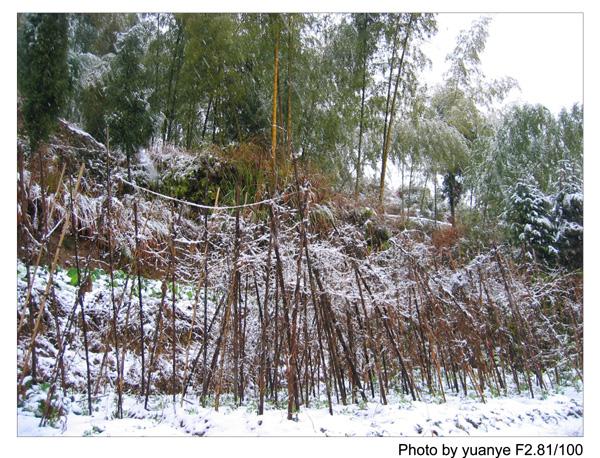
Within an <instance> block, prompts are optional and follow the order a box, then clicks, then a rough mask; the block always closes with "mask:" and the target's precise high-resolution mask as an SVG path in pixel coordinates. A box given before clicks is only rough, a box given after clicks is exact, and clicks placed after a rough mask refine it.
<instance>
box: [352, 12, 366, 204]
mask: <svg viewBox="0 0 600 458" xmlns="http://www.w3.org/2000/svg"><path fill="white" fill-rule="evenodd" d="M363 18H364V22H363V41H362V85H361V94H360V122H359V126H358V156H357V159H356V183H355V185H354V197H358V192H359V190H360V177H361V174H362V168H361V159H362V158H361V153H362V138H363V130H364V118H365V115H364V114H365V92H366V87H367V15H366V14H363Z"/></svg>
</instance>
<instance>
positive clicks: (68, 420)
mask: <svg viewBox="0 0 600 458" xmlns="http://www.w3.org/2000/svg"><path fill="white" fill-rule="evenodd" d="M40 394H41V393H40ZM223 402H224V405H222V406H221V408H220V409H219V411H218V412H216V411H215V410H214V409H212V408H202V407H198V405H197V403H195V402H193V403H189V402H187V401H186V402H185V403H184V405H183V406H181V405H180V404H179V399H178V400H177V403H176V404H175V406H174V405H173V402H172V400H171V398H170V397H167V396H164V397H160V398H154V399H153V404H152V406H151V409H150V410H148V411H146V410H144V409H143V407H142V403H141V402H138V400H136V398H135V397H126V398H125V399H124V407H123V412H124V418H123V419H116V418H114V415H113V411H114V406H115V403H114V399H113V397H112V395H107V396H105V397H104V398H102V400H100V401H98V402H97V403H96V404H95V407H94V408H95V409H96V410H95V412H94V414H93V416H87V415H82V414H81V413H82V411H83V409H84V408H85V407H84V406H85V398H84V397H83V396H80V397H78V398H76V399H75V401H73V402H71V403H70V412H69V413H68V414H67V415H66V416H64V417H62V418H60V419H58V420H57V421H56V422H55V424H54V426H45V427H40V426H39V422H40V418H38V417H37V416H36V413H35V410H36V396H32V397H31V398H30V401H29V402H26V403H25V405H24V406H23V407H20V408H19V409H18V420H17V423H18V435H19V436H190V435H192V436H429V437H430V436H469V435H470V436H582V435H583V407H582V405H583V393H582V392H581V391H577V390H575V389H572V388H569V389H565V390H564V391H563V393H562V394H551V395H548V396H547V397H545V399H542V398H536V399H531V398H528V397H525V396H513V397H509V398H493V399H488V400H487V402H486V403H485V404H484V403H482V402H480V401H476V400H473V399H469V398H460V397H448V398H447V402H446V403H430V402H429V403H425V402H412V401H408V400H404V399H398V398H396V399H394V400H393V402H391V403H390V404H388V405H381V404H379V403H373V402H369V403H366V404H361V405H349V406H341V405H337V406H334V415H333V416H331V415H329V412H328V410H327V407H326V406H323V407H311V408H302V409H301V411H300V412H299V413H298V415H297V418H296V420H295V421H289V420H287V419H286V416H287V411H286V410H285V408H281V409H275V408H268V409H266V410H265V413H264V415H262V416H257V415H256V405H255V404H252V403H248V404H246V405H243V406H241V407H237V408H234V407H232V405H231V404H228V403H227V399H224V400H223Z"/></svg>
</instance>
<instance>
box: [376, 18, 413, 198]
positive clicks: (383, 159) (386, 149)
mask: <svg viewBox="0 0 600 458" xmlns="http://www.w3.org/2000/svg"><path fill="white" fill-rule="evenodd" d="M414 18H415V15H414V14H411V15H410V19H409V21H408V25H407V30H406V37H405V38H404V43H403V44H402V55H401V56H400V62H399V63H398V74H397V75H396V82H395V84H394V95H393V97H392V106H391V109H390V119H389V121H388V123H387V128H386V129H385V130H386V132H385V141H384V143H383V154H382V157H381V179H380V182H379V205H381V206H383V191H384V189H385V173H386V167H387V158H388V152H389V148H390V139H391V132H392V125H393V124H394V116H395V114H396V97H397V94H398V84H399V83H400V76H401V75H402V67H403V63H404V56H405V55H406V49H407V48H408V39H409V38H410V32H411V28H412V23H413V21H414Z"/></svg>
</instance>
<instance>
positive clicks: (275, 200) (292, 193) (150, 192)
mask: <svg viewBox="0 0 600 458" xmlns="http://www.w3.org/2000/svg"><path fill="white" fill-rule="evenodd" d="M119 179H120V180H121V181H122V182H123V183H125V184H128V185H129V186H132V187H134V188H136V189H139V190H140V191H144V192H147V193H148V194H153V195H155V196H158V197H162V198H163V199H168V200H172V201H174V202H179V203H180V204H184V205H189V206H190V207H196V208H201V209H203V210H235V209H236V208H248V207H255V206H258V205H264V204H269V203H274V202H277V201H278V200H281V199H284V198H286V197H289V196H292V195H294V194H297V193H298V191H294V192H288V193H286V194H282V195H281V196H279V197H273V198H271V199H265V200H261V201H260V202H253V203H251V204H242V205H232V206H212V205H201V204H197V203H195V202H188V201H187V200H181V199H177V198H176V197H171V196H166V195H164V194H160V193H158V192H155V191H151V190H150V189H147V188H144V187H142V186H139V185H137V184H134V183H131V182H129V181H127V180H126V179H125V178H119Z"/></svg>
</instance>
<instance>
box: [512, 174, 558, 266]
mask: <svg viewBox="0 0 600 458" xmlns="http://www.w3.org/2000/svg"><path fill="white" fill-rule="evenodd" d="M552 207H553V206H552V200H551V199H550V198H549V197H548V196H546V195H545V194H544V193H542V192H541V191H540V189H539V188H538V186H537V184H536V182H535V179H534V178H533V177H532V176H528V177H526V178H525V179H521V180H518V181H517V183H516V184H515V185H514V187H513V188H512V192H511V193H510V197H509V199H508V202H507V203H506V212H505V218H506V222H507V224H508V228H509V232H510V236H511V239H512V241H513V242H514V243H515V244H516V245H519V246H521V247H522V248H523V250H524V252H525V253H527V254H528V255H533V257H534V258H535V259H537V260H538V261H545V262H547V263H552V262H554V261H555V259H556V255H557V253H558V252H557V250H556V248H555V246H554V242H555V240H556V229H555V225H554V223H553V221H552V220H553V217H552Z"/></svg>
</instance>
